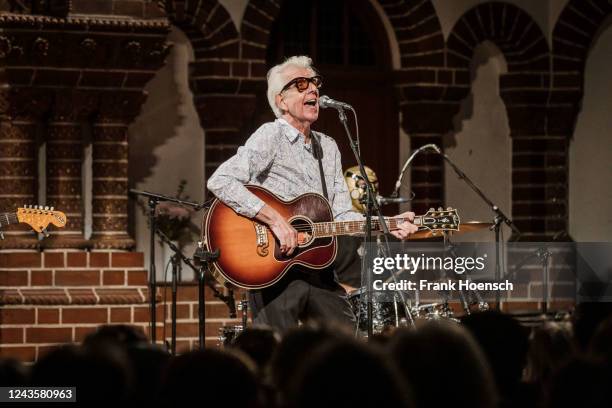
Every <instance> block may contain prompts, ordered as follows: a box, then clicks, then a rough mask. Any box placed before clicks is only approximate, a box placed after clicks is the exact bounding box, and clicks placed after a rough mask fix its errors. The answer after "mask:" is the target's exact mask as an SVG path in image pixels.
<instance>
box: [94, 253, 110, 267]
mask: <svg viewBox="0 0 612 408" xmlns="http://www.w3.org/2000/svg"><path fill="white" fill-rule="evenodd" d="M109 258H110V256H109V253H108V252H91V253H90V254H89V266H91V267H92V268H97V267H104V268H106V267H108V266H109V265H110V260H109Z"/></svg>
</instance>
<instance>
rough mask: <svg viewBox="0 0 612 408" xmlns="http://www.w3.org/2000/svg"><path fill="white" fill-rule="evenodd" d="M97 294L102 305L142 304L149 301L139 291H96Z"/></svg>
mask: <svg viewBox="0 0 612 408" xmlns="http://www.w3.org/2000/svg"><path fill="white" fill-rule="evenodd" d="M96 293H97V294H98V296H99V297H100V301H99V303H100V304H113V305H116V304H127V303H142V302H144V301H147V299H148V298H143V296H142V294H141V292H140V291H139V290H138V289H96Z"/></svg>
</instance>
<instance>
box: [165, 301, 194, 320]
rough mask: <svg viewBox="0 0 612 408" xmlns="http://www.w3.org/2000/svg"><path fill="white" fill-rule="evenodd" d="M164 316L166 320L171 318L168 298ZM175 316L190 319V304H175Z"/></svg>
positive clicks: (170, 305) (170, 306)
mask: <svg viewBox="0 0 612 408" xmlns="http://www.w3.org/2000/svg"><path fill="white" fill-rule="evenodd" d="M166 306H167V311H166V316H167V317H168V320H170V319H172V303H171V302H170V300H168V303H167V305H166ZM196 310H197V309H196ZM195 316H197V314H196V315H195ZM176 318H177V319H190V318H191V304H189V303H183V304H177V305H176Z"/></svg>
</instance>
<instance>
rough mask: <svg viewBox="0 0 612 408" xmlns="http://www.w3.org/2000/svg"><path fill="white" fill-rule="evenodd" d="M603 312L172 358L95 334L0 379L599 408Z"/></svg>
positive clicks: (601, 307) (611, 382)
mask: <svg viewBox="0 0 612 408" xmlns="http://www.w3.org/2000/svg"><path fill="white" fill-rule="evenodd" d="M611 310H612V308H611V307H610V304H582V305H579V306H578V307H577V308H576V310H575V311H574V312H573V313H572V314H571V315H570V316H569V318H568V319H566V320H562V321H548V322H545V323H543V324H540V325H537V326H533V327H527V326H524V325H521V324H520V323H519V322H518V321H517V320H516V319H515V318H513V317H512V316H510V315H507V314H502V313H498V312H493V311H489V312H482V313H474V314H471V315H469V316H466V317H465V318H463V319H462V321H461V323H456V322H452V321H445V320H430V321H420V322H418V324H417V327H416V328H410V329H408V328H405V329H404V328H402V329H397V330H394V331H390V332H388V333H385V334H379V335H375V336H374V337H372V338H371V339H370V340H369V341H366V340H364V339H356V338H354V337H353V336H352V333H347V332H345V331H343V330H341V329H338V328H334V327H325V326H320V325H309V324H307V325H304V326H301V327H299V328H296V329H294V330H292V331H289V332H288V333H286V334H285V335H284V336H283V337H282V338H281V336H280V335H279V334H278V333H275V332H274V331H272V330H270V329H268V328H261V327H251V328H248V329H246V330H245V331H243V332H242V333H241V334H240V335H238V336H237V337H236V338H235V340H234V341H233V343H232V344H231V345H228V346H227V347H225V348H224V349H213V348H208V349H204V350H195V351H191V352H185V353H183V354H181V355H179V356H176V357H172V356H170V355H169V354H168V353H167V352H166V351H165V349H162V348H159V347H156V346H153V345H151V344H150V343H149V341H148V339H147V338H146V336H145V335H144V334H143V333H142V332H140V331H138V330H136V329H135V328H133V327H131V326H122V325H117V326H101V327H100V328H99V329H98V330H97V331H96V332H95V333H92V334H90V335H89V336H88V337H87V338H86V339H85V341H84V342H83V344H81V345H65V346H62V347H58V348H56V349H54V350H52V351H50V352H49V353H47V354H46V355H44V356H42V357H41V358H40V359H39V360H38V361H37V362H36V363H35V364H33V365H31V366H28V365H24V364H21V363H19V362H17V361H15V360H7V359H5V360H1V361H0V379H1V383H2V386H9V385H10V386H34V385H36V386H74V387H76V388H77V393H76V394H77V400H78V403H77V404H76V405H80V406H111V404H112V406H138V407H186V406H193V407H195V406H202V407H266V408H267V407H270V408H276V407H278V408H302V407H304V408H305V407H309V408H312V407H369V406H372V407H379V406H384V407H387V406H388V407H406V408H409V407H418V408H425V407H453V408H462V407H466V408H467V407H470V408H492V407H504V408H505V407H543V408H548V407H566V406H567V407H602V408H603V407H607V408H609V407H612V314H610V311H611ZM19 406H24V405H23V404H20V405H19ZM53 406H58V405H56V404H54V405H53ZM66 406H75V404H67V405H66Z"/></svg>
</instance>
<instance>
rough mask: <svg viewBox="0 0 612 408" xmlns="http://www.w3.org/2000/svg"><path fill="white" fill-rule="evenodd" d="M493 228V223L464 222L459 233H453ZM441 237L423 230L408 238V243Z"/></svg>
mask: <svg viewBox="0 0 612 408" xmlns="http://www.w3.org/2000/svg"><path fill="white" fill-rule="evenodd" d="M491 227H493V223H492V222H480V221H468V222H462V223H461V224H459V231H452V233H453V234H461V233H464V232H473V231H478V230H481V229H490V228H491ZM441 236H442V234H436V235H433V233H432V232H431V231H429V230H421V231H417V232H415V233H414V234H411V235H410V236H409V237H408V238H406V240H407V241H424V240H430V239H435V238H440V237H441Z"/></svg>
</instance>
